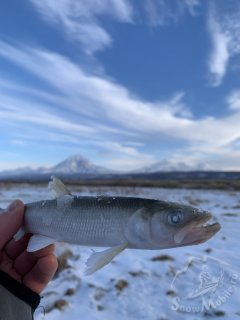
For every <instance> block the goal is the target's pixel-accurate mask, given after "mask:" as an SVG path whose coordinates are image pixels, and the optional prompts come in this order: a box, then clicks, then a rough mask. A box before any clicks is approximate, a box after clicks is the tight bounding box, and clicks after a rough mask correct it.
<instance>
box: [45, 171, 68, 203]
mask: <svg viewBox="0 0 240 320" xmlns="http://www.w3.org/2000/svg"><path fill="white" fill-rule="evenodd" d="M48 188H49V189H50V190H51V193H52V196H53V198H54V199H55V198H59V197H62V196H65V195H71V192H70V191H69V190H68V189H67V187H66V186H65V184H64V183H63V182H62V181H61V180H60V179H59V178H57V177H55V176H51V180H50V182H49V184H48Z"/></svg>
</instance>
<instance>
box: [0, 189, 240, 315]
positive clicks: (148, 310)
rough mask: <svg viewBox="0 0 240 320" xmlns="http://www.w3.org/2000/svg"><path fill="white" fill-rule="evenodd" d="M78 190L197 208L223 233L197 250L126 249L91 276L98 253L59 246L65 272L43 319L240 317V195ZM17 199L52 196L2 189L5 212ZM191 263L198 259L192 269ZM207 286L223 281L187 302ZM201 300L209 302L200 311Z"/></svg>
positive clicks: (50, 290) (52, 288)
mask: <svg viewBox="0 0 240 320" xmlns="http://www.w3.org/2000/svg"><path fill="white" fill-rule="evenodd" d="M71 190H72V191H73V193H75V194H79V195H89V194H91V195H100V194H105V195H122V196H138V197H139V196H141V197H147V198H155V199H162V200H171V201H177V202H182V203H190V204H191V205H194V206H197V207H200V208H203V209H207V210H209V211H211V212H212V213H213V214H214V216H215V217H216V218H217V220H218V221H219V222H220V223H221V225H222V229H221V230H220V232H219V233H218V234H217V235H216V236H215V237H214V238H213V239H211V240H209V241H208V242H207V243H204V244H201V245H198V246H192V247H183V248H178V249H169V250H157V251H147V250H125V251H124V252H123V253H122V254H121V255H119V256H118V257H117V258H116V259H115V260H114V261H113V262H112V263H111V264H109V265H108V266H106V267H105V268H103V269H102V270H100V271H98V272H97V273H95V274H94V275H92V276H88V277H86V276H84V275H83V271H84V267H85V261H86V259H87V258H88V256H89V255H90V253H91V249H90V248H83V247H80V246H72V245H67V244H59V245H58V246H57V249H56V250H57V254H58V256H59V257H60V262H61V265H62V268H61V270H60V271H59V273H58V274H57V276H56V277H55V278H54V280H53V281H52V282H51V283H50V284H49V286H48V287H47V289H46V290H45V291H44V293H43V296H44V298H43V299H42V301H41V306H42V307H44V308H45V310H46V314H45V316H44V315H43V308H42V307H39V308H38V310H37V311H36V314H35V319H36V320H42V319H45V320H58V319H59V320H69V319H71V320H78V319H79V320H80V319H84V320H92V319H94V320H95V319H100V320H102V319H104V320H111V319H114V320H118V319H119V320H122V319H139V320H141V319H142V320H143V319H153V320H166V319H169V320H170V319H191V320H193V319H196V320H197V319H203V318H206V319H213V318H215V319H216V318H218V319H224V320H225V319H231V320H233V319H240V285H239V277H240V258H239V256H240V249H239V232H240V193H239V192H224V191H209V190H208V191H204V190H184V189H156V188H154V189H152V188H99V187H98V188H83V187H72V188H71ZM15 198H20V199H22V200H23V201H25V202H29V201H34V200H40V199H46V198H50V195H49V192H48V190H47V188H45V187H43V186H30V185H27V184H25V185H21V188H19V186H14V185H13V186H11V187H8V188H4V187H2V188H0V199H1V203H0V206H1V207H5V206H6V205H7V204H8V203H9V202H10V201H11V200H13V199H15ZM97 250H99V248H98V249H97ZM191 257H195V258H194V260H193V261H192V263H190V264H189V267H188V268H186V266H188V262H189V261H190V259H191ZM217 259H218V260H217ZM204 270H205V273H204V272H203V271H204ZM174 277H175V278H174ZM219 279H220V280H219ZM203 280H205V282H202V283H205V284H206V283H208V284H209V283H211V284H212V283H217V284H216V286H215V287H214V288H215V290H210V291H208V293H202V294H200V291H199V290H198V291H197V292H198V295H197V297H195V298H192V299H188V298H187V296H188V295H189V294H190V293H192V292H196V290H197V289H198V288H200V287H201V281H203ZM218 280H219V281H218ZM205 288H206V286H205ZM202 299H204V301H205V303H206V304H205V305H204V308H203V310H202V311H201V312H199V309H198V308H199V307H202ZM207 304H208V305H207ZM209 304H211V305H212V306H213V308H212V309H209V308H208V306H209ZM184 308H185V309H184ZM194 308H195V309H194ZM176 309H177V310H176ZM180 309H181V310H180ZM183 309H184V310H183ZM208 309H209V310H208ZM194 310H195V312H194Z"/></svg>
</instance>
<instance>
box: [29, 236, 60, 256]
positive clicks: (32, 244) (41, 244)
mask: <svg viewBox="0 0 240 320" xmlns="http://www.w3.org/2000/svg"><path fill="white" fill-rule="evenodd" d="M56 241H57V240H56V239H52V238H49V237H46V236H42V235H40V234H34V235H33V236H32V237H31V238H30V240H29V242H28V246H27V252H34V251H37V250H40V249H43V248H45V247H47V246H49V245H50V244H52V243H54V242H56Z"/></svg>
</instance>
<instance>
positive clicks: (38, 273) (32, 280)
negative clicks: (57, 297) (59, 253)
mask: <svg viewBox="0 0 240 320" xmlns="http://www.w3.org/2000/svg"><path fill="white" fill-rule="evenodd" d="M57 267H58V263H57V259H56V257H55V256H54V255H53V254H50V255H47V256H44V257H41V258H40V259H39V260H38V261H37V263H36V264H35V266H34V267H33V268H32V270H31V271H30V272H29V273H28V274H26V276H25V277H24V278H23V284H24V285H25V286H27V287H28V288H30V289H31V290H33V291H34V292H36V293H40V292H41V291H42V290H43V289H44V288H45V287H46V285H47V284H48V282H49V281H50V280H51V279H52V278H53V276H54V273H55V272H56V270H57Z"/></svg>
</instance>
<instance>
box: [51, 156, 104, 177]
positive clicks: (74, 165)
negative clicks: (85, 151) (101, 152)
mask: <svg viewBox="0 0 240 320" xmlns="http://www.w3.org/2000/svg"><path fill="white" fill-rule="evenodd" d="M49 171H50V172H51V173H63V174H74V173H78V174H79V173H80V174H105V173H110V170H108V169H107V168H104V167H101V166H97V165H95V164H93V163H92V162H91V161H89V160H88V159H86V158H84V157H82V156H80V155H74V156H71V157H69V158H67V159H65V160H64V161H62V162H60V163H58V164H57V165H55V166H54V167H52V168H50V169H49Z"/></svg>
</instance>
